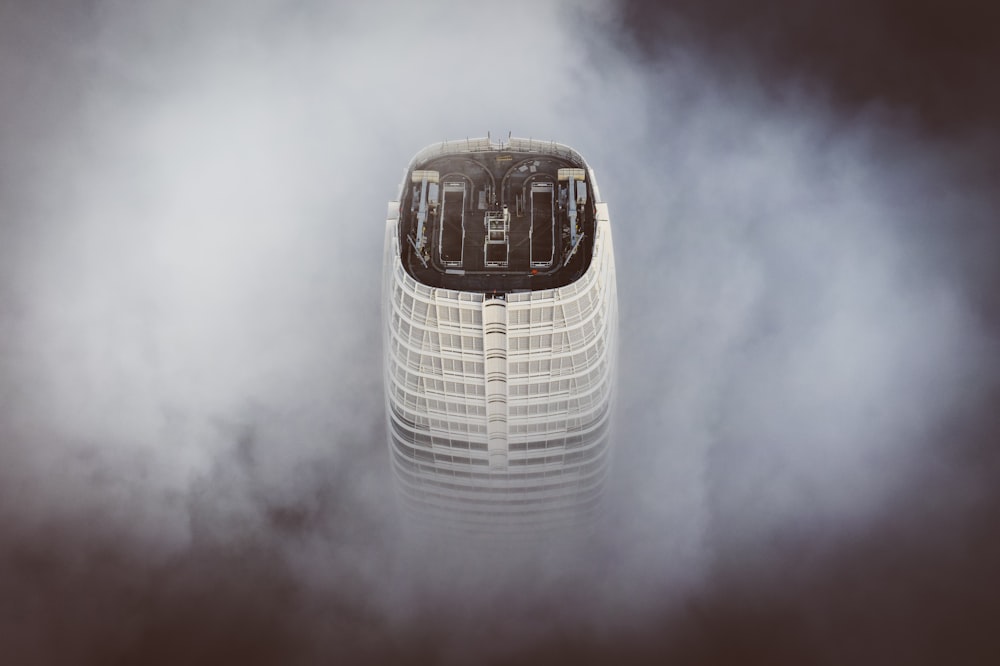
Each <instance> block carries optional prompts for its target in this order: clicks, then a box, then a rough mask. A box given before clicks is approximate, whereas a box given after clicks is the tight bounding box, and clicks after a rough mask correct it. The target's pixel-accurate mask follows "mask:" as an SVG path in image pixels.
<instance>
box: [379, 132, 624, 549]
mask: <svg viewBox="0 0 1000 666" xmlns="http://www.w3.org/2000/svg"><path fill="white" fill-rule="evenodd" d="M385 234H386V235H385V273H384V281H383V289H384V295H383V321H384V331H383V334H384V345H385V389H386V406H387V421H388V432H389V448H390V453H391V458H392V465H393V469H394V473H395V480H396V487H397V490H398V493H399V496H400V499H401V501H402V503H403V505H404V507H405V508H406V509H407V510H408V515H409V516H411V517H413V518H415V519H420V520H431V521H440V522H442V523H444V524H447V525H451V526H458V527H469V528H472V529H478V528H481V529H485V530H489V531H498V530H500V531H503V530H508V529H509V530H524V529H531V528H538V527H541V528H545V527H548V526H557V525H565V524H572V523H576V522H579V521H586V520H587V519H588V517H589V516H590V515H591V514H592V513H593V511H594V510H595V509H596V507H597V506H598V504H599V501H600V496H601V494H602V489H603V483H604V478H605V476H606V474H607V471H608V464H609V454H610V451H609V448H610V447H609V431H608V430H609V421H610V416H611V414H610V412H611V404H612V399H613V395H614V383H615V359H616V339H617V295H616V291H615V268H614V257H613V250H612V242H611V227H610V223H609V219H608V209H607V205H606V204H605V203H603V202H602V201H601V198H600V194H599V191H598V188H597V183H596V181H595V179H594V173H593V171H592V170H591V169H590V167H589V166H588V165H587V163H586V162H585V161H584V159H583V157H581V156H580V154H579V153H577V152H576V151H575V150H573V149H571V148H569V147H567V146H564V145H561V144H557V143H552V142H544V141H533V140H526V139H509V140H508V141H505V142H495V141H490V140H489V139H472V140H468V139H467V140H458V141H446V142H443V143H439V144H434V145H432V146H429V147H427V148H425V149H424V150H421V151H420V152H419V153H417V155H416V156H415V157H414V158H413V160H412V161H411V162H410V164H409V166H408V167H407V169H406V172H405V175H404V178H403V182H402V184H401V185H400V190H399V196H398V200H397V201H392V202H390V203H389V209H388V216H387V221H386V231H385Z"/></svg>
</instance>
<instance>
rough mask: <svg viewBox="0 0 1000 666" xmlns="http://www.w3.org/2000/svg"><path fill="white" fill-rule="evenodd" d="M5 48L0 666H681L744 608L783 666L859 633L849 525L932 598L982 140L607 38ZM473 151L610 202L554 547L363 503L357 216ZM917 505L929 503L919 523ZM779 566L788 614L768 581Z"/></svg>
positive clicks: (366, 292)
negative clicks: (469, 146) (461, 145)
mask: <svg viewBox="0 0 1000 666" xmlns="http://www.w3.org/2000/svg"><path fill="white" fill-rule="evenodd" d="M53 7H54V8H53ZM3 19H4V20H3V21H2V24H3V26H4V27H3V28H0V36H2V37H3V39H0V44H2V45H3V46H0V55H2V58H0V62H2V65H0V87H2V88H3V89H4V90H5V91H16V93H17V94H16V95H12V96H11V99H13V100H14V101H13V102H12V103H10V104H9V105H8V104H5V108H4V111H3V112H2V115H0V120H2V122H3V125H4V127H5V128H8V131H5V132H4V133H3V134H2V135H0V151H2V154H3V155H4V157H3V158H2V159H0V175H2V179H0V201H2V202H3V204H2V212H3V218H2V222H0V277H2V281H0V314H2V316H0V327H2V332H3V335H2V338H0V363H2V365H0V368H2V371H0V406H2V412H0V416H2V418H0V442H2V444H0V463H2V464H0V507H2V508H0V546H2V548H0V557H2V560H0V567H2V569H0V571H2V572H3V576H2V578H4V579H6V580H7V581H9V582H7V583H6V584H5V586H6V587H5V591H6V594H4V596H5V597H6V598H8V599H13V600H14V601H15V605H14V609H13V610H10V611H7V615H6V619H7V620H9V621H8V622H4V623H3V624H4V625H5V626H6V627H9V629H5V630H2V635H3V638H4V642H6V643H8V644H10V645H13V646H15V648H16V649H17V650H18V651H19V653H20V654H21V655H22V656H23V659H21V662H22V663H30V662H32V661H36V662H38V663H44V662H52V661H54V660H56V661H57V660H73V661H75V662H77V663H85V662H87V661H93V662H95V663H96V662H101V661H103V662H106V661H109V660H114V659H119V660H125V661H129V660H142V661H151V660H155V659H160V660H161V661H164V662H167V661H171V662H175V661H178V660H206V659H216V660H218V659H222V660H233V659H234V658H239V659H242V660H244V661H249V660H252V659H257V660H258V661H261V662H268V661H290V662H295V661H296V660H300V661H303V662H308V661H310V660H317V659H319V660H322V659H327V658H328V657H329V656H331V655H345V654H350V655H352V656H353V657H354V658H357V659H365V658H368V659H372V660H378V659H393V660H400V659H405V660H412V661H430V662H441V661H449V660H450V661H453V662H456V663H460V662H463V661H467V659H468V657H469V655H471V654H478V655H484V654H485V655H492V656H495V657H496V658H497V659H499V660H503V659H511V660H512V659H514V658H517V655H519V654H522V655H523V654H529V655H544V654H548V653H547V652H546V651H547V650H551V651H552V652H561V651H567V652H569V653H571V654H572V653H574V650H575V651H577V652H579V654H578V656H579V658H580V660H581V661H586V659H587V658H596V657H595V656H594V655H601V654H605V653H606V654H618V655H621V654H626V655H633V656H635V657H637V658H638V657H641V656H642V655H646V654H652V653H653V652H656V651H657V650H666V649H668V648H669V649H675V648H676V650H683V649H690V650H691V651H692V652H691V654H695V655H701V654H703V653H701V652H699V651H698V650H699V649H700V648H699V646H701V645H703V641H702V639H701V638H699V637H700V636H703V635H704V632H706V631H707V632H708V633H711V632H712V630H714V629H717V630H718V633H720V634H722V635H726V636H738V635H739V633H740V631H742V630H744V629H743V628H745V627H756V626H757V625H754V624H753V623H752V622H750V621H748V620H746V619H745V615H744V612H746V613H750V614H751V615H752V612H751V611H752V609H753V608H754V607H755V606H754V604H755V603H758V604H767V605H766V608H767V609H768V612H774V613H776V614H777V615H781V614H782V613H788V614H790V615H791V616H792V617H794V618H796V622H797V623H799V624H796V626H799V627H800V628H801V627H804V628H802V631H801V632H799V633H798V634H797V635H799V636H800V637H801V651H798V652H796V649H798V648H789V650H790V651H789V653H788V654H792V655H793V656H794V657H796V658H798V659H799V660H800V661H801V659H802V658H803V657H804V656H806V657H807V656H808V655H813V656H815V655H816V654H817V653H820V652H826V651H829V650H831V649H833V648H832V647H831V641H832V638H831V636H830V635H829V634H827V633H824V631H822V630H817V629H815V628H812V629H810V627H815V626H820V625H822V622H823V618H824V617H827V615H826V614H829V616H830V617H834V618H844V617H847V618H848V619H843V620H841V622H842V623H847V624H849V622H850V621H849V614H848V615H843V613H845V612H847V613H849V610H848V611H843V610H842V609H843V608H847V609H851V608H855V609H856V605H855V606H852V605H851V604H850V603H847V602H844V601H843V600H841V599H838V598H836V597H835V596H832V595H831V594H830V593H829V592H828V591H825V590H827V588H826V587H824V584H823V581H824V580H825V579H823V575H824V574H825V572H826V571H839V570H841V569H837V567H838V566H840V565H839V564H838V563H839V562H841V560H840V559H839V558H841V557H843V553H845V552H847V553H850V552H853V551H852V550H851V549H852V548H857V549H860V550H862V551H863V550H864V548H866V547H868V546H867V544H868V543H869V541H866V539H868V536H867V535H870V534H872V533H873V532H877V530H878V529H879V527H880V526H883V525H886V524H892V525H893V529H894V530H895V532H894V533H895V534H897V535H901V536H900V538H901V539H902V541H904V542H907V543H908V544H909V546H910V550H911V551H912V552H914V553H916V554H915V555H913V557H914V558H917V559H919V560H920V561H925V560H931V561H938V560H935V558H944V561H945V562H946V563H947V565H948V566H949V567H957V566H959V565H960V564H962V562H963V560H962V559H961V557H959V556H955V557H953V558H952V559H948V558H947V557H945V556H944V555H942V554H941V553H940V552H939V551H938V550H935V548H936V546H930V545H928V542H927V541H925V540H924V539H922V538H921V537H920V532H921V528H922V526H923V524H924V521H925V520H926V519H927V518H928V517H930V518H931V519H933V520H935V521H940V520H945V519H948V520H953V521H955V522H956V523H957V524H962V525H966V524H968V525H970V527H969V529H973V527H974V526H975V525H977V524H978V523H975V522H974V514H973V513H971V512H972V509H971V508H970V507H972V506H976V505H977V504H976V503H977V502H978V503H979V504H978V505H982V504H983V503H989V502H991V501H992V492H991V491H990V490H989V485H988V483H987V481H988V479H989V474H990V471H991V470H992V469H993V467H991V466H990V465H986V466H983V467H980V468H977V467H975V466H974V465H971V464H969V463H968V462H967V461H966V460H965V459H964V458H963V457H962V454H961V453H955V454H954V455H952V453H950V451H951V450H952V449H948V448H947V447H948V446H950V444H949V442H948V440H949V437H948V436H947V433H948V432H949V431H951V430H952V429H953V428H954V427H955V424H956V423H959V422H961V423H978V421H977V419H981V418H982V412H981V411H980V408H979V407H977V405H978V404H979V403H978V402H977V400H979V399H980V397H981V396H982V395H984V394H986V392H987V391H988V390H990V387H991V386H994V387H995V382H996V378H997V368H996V363H995V361H993V360H992V359H994V358H996V353H995V352H996V349H995V337H991V336H992V333H991V331H990V329H989V328H988V320H989V316H990V315H989V313H988V312H984V311H983V309H982V307H981V304H982V302H983V301H982V300H981V299H982V294H984V293H988V292H989V289H988V288H987V287H986V285H988V284H989V279H990V276H991V275H993V273H992V272H991V270H992V269H991V268H990V266H991V264H990V261H991V260H990V257H993V256H995V254H994V253H991V251H990V248H994V247H995V242H996V238H995V233H994V232H993V230H992V226H991V224H990V221H991V219H993V218H992V211H993V210H995V208H994V204H995V202H994V201H993V200H992V199H991V196H992V195H991V193H990V192H989V191H988V190H986V189H985V188H984V187H983V183H987V182H988V179H987V178H985V177H984V176H983V174H984V173H985V171H986V170H987V169H988V163H987V162H986V161H985V159H986V158H985V156H987V155H988V153H986V152H984V151H983V149H982V147H983V144H981V143H976V144H972V143H969V142H967V141H966V140H965V139H964V138H960V139H952V138H950V137H949V136H940V135H925V134H922V133H921V128H920V126H919V125H918V124H915V123H913V122H912V112H911V110H910V109H908V108H907V107H906V106H905V105H902V104H899V103H897V102H896V101H894V100H892V99H888V100H885V101H884V103H882V104H875V105H868V106H864V107H856V106H843V105H840V103H839V102H838V101H837V100H838V98H837V97H836V95H832V94H827V93H828V91H827V90H825V89H824V87H823V84H822V82H818V81H811V82H809V83H807V84H806V83H803V82H802V80H801V79H796V78H786V77H784V76H779V75H777V74H776V75H774V76H773V77H772V78H768V76H767V74H768V71H759V70H755V69H754V64H753V61H752V60H751V61H750V62H744V61H740V60H739V59H738V58H734V57H732V55H731V54H729V53H713V52H712V51H711V50H710V49H709V48H707V47H706V46H705V45H704V44H700V43H698V42H697V41H695V40H693V39H689V38H685V37H684V33H683V32H680V33H672V34H675V36H676V37H677V38H676V39H675V40H674V41H673V42H672V46H671V48H669V49H663V50H662V51H657V52H656V53H653V54H649V53H642V52H641V51H639V50H638V49H636V48H635V47H634V45H633V42H632V41H631V39H632V36H633V33H632V32H630V28H629V26H628V25H625V24H623V23H622V19H621V14H619V13H618V11H617V7H616V6H614V5H609V4H599V3H588V4H586V5H585V6H583V7H580V6H578V5H575V4H571V3H563V2H548V3H533V4H531V5H530V6H529V5H527V4H521V3H513V4H508V5H505V8H504V11H503V12H498V13H490V12H485V11H483V10H482V9H481V8H479V7H472V6H470V5H469V4H468V3H436V4H432V5H427V4H426V3H424V4H422V5H413V6H409V5H407V6H406V7H402V6H395V5H393V4H392V3H377V4H376V5H366V6H365V7H363V8H362V7H350V8H348V7H343V6H336V5H326V4H323V3H310V2H299V3H278V2H270V1H263V0H262V1H258V2H252V3H242V4H240V5H239V6H236V5H235V4H233V3H227V2H211V3H205V4H203V5H200V6H199V7H198V8H177V7H173V6H170V7H168V6H167V5H166V4H164V3H146V4H143V5H141V6H133V5H128V4H123V3H115V2H96V3H91V4H90V5H87V6H86V7H85V8H80V7H77V6H75V5H74V6H73V7H70V5H69V4H66V5H54V6H52V7H50V8H47V9H43V8H30V7H19V8H18V7H8V8H6V9H5V10H4V12H3ZM663 25H669V26H674V28H671V29H672V30H673V29H675V27H676V26H677V25H684V24H683V23H669V24H663ZM751 55H752V54H751ZM5 96H6V95H5ZM487 131H490V132H492V133H493V135H494V136H504V135H505V133H506V132H507V131H512V132H513V133H514V134H515V135H522V136H532V137H534V138H551V139H554V140H558V141H561V142H565V143H568V144H570V145H573V146H574V147H576V148H577V149H579V150H580V151H581V152H582V153H583V154H584V155H585V156H586V157H587V158H588V160H589V161H590V162H591V164H592V166H593V167H594V168H595V170H596V172H597V177H598V181H599V183H600V186H601V193H602V195H603V196H604V198H605V199H606V200H607V201H608V202H609V203H610V206H611V214H612V221H613V224H614V233H615V244H616V256H617V270H618V280H619V290H620V300H621V314H622V320H621V329H622V338H623V340H622V342H623V344H622V356H621V367H620V377H619V388H620V394H619V409H618V417H617V426H616V428H617V431H616V432H617V443H616V454H615V455H616V460H615V471H614V475H613V478H612V480H611V483H610V486H609V489H608V490H609V505H608V507H607V513H608V520H607V522H606V523H605V524H603V525H602V526H601V527H600V528H599V529H598V530H597V532H596V533H595V534H593V535H591V536H590V538H588V539H587V540H586V541H585V542H584V543H582V544H581V543H579V542H570V543H559V542H548V543H544V544H541V545H539V546H537V547H526V546H524V545H516V544H514V545H508V546H503V547H500V548H498V547H497V546H496V544H486V545H483V544H468V543H461V542H457V541H454V540H452V541H448V540H438V539H430V540H427V539H421V538H420V537H419V536H418V537H414V536H413V535H412V534H408V533H407V532H406V531H405V530H404V529H401V526H400V525H399V524H398V523H397V516H396V515H395V513H394V505H393V504H392V500H391V499H390V497H391V488H390V486H389V475H388V469H387V460H386V458H385V453H386V449H385V430H384V415H383V409H384V406H383V400H382V394H381V374H380V372H381V371H380V367H381V348H380V344H379V341H380V334H379V331H380V321H379V302H378V299H379V295H380V288H379V281H380V279H381V252H382V248H381V243H382V219H381V217H380V216H381V215H382V212H383V211H384V207H385V202H386V201H387V200H389V199H390V198H391V197H393V196H394V194H395V188H396V185H397V182H396V181H397V179H398V177H399V176H400V174H401V172H402V168H403V166H405V164H406V162H407V161H408V160H409V158H410V157H411V155H412V154H413V153H414V152H415V151H416V150H418V149H419V148H421V147H423V146H424V145H426V144H428V143H431V142H433V141H437V140H441V139H447V138H456V137H461V136H481V135H483V134H485V133H486V132H487ZM984 165H987V166H984ZM956 230H958V231H960V232H961V233H956ZM969 427H970V428H972V431H971V432H970V433H967V435H966V440H967V442H968V443H967V444H966V446H967V449H971V450H978V448H976V444H975V443H976V442H977V441H978V440H977V438H980V439H981V438H982V437H983V436H984V435H983V432H984V431H980V430H976V429H975V428H973V427H972V426H969ZM926 483H931V484H932V486H933V487H934V488H937V489H940V488H942V487H947V488H962V489H964V490H963V491H962V492H958V491H956V492H955V493H954V495H949V496H947V497H943V498H942V499H941V500H940V501H939V502H938V503H936V504H932V505H928V504H926V503H921V502H917V501H915V499H914V498H918V497H920V496H921V494H922V492H923V487H922V486H921V484H926ZM907 507H918V508H919V511H914V510H912V509H908V508H907ZM975 515H978V514H975ZM948 534H950V535H951V537H950V538H951V539H952V540H953V541H954V540H956V539H958V540H959V542H961V541H960V540H961V539H962V538H964V537H961V536H956V535H955V534H954V533H952V532H949V533H948ZM858 544H860V545H858ZM901 557H902V556H901ZM920 558H923V559H920ZM876 559H877V558H876ZM977 562H978V560H974V561H973V562H972V564H973V567H972V569H973V570H978V569H976V567H975V564H976V563H977ZM791 565H795V567H792V569H793V571H792V573H791V574H789V575H791V577H792V581H793V582H798V583H802V584H803V585H806V584H808V585H812V586H814V588H815V589H819V590H820V591H821V592H817V595H818V596H819V599H818V602H817V604H816V607H815V608H814V609H813V610H811V611H810V610H808V609H803V607H802V602H801V599H800V598H799V597H797V596H794V595H789V594H790V593H787V592H785V591H783V590H782V588H781V587H780V584H779V583H778V582H776V581H780V580H781V577H782V576H783V575H784V574H785V573H787V572H788V570H789V568H790V566H791ZM865 575H866V574H865V570H861V572H860V573H857V576H858V580H861V581H865V580H866V578H865ZM897 580H900V579H897ZM902 580H909V579H905V578H904V579H902ZM817 581H819V582H817ZM959 582H960V583H963V582H964V579H959ZM858 585H860V586H861V587H862V588H863V586H864V583H863V582H862V583H859V584H858ZM958 588H960V589H964V588H963V587H962V585H959V586H958ZM720 590H722V592H720ZM726 590H737V591H740V593H741V594H743V595H746V600H745V601H743V602H741V603H742V604H743V605H740V603H734V604H733V605H727V604H726V600H727V598H728V597H727V596H726ZM907 594H908V593H907V592H906V591H905V586H901V589H895V588H893V589H892V590H890V591H889V592H885V593H884V594H883V596H882V597H881V599H883V601H884V603H885V605H886V606H887V607H889V608H896V606H897V605H898V604H901V603H902V602H903V600H907V599H909V598H910V597H908V596H907ZM755 595H756V596H755ZM754 600H756V601H754ZM747 608H749V609H751V610H750V611H745V609H747ZM817 608H818V610H817ZM765 614H766V613H765ZM727 618H729V619H727ZM767 626H768V625H766V623H765V625H764V626H762V627H759V628H762V629H766V627H767ZM706 627H707V628H708V629H706ZM661 629H663V635H664V636H665V638H662V639H661V638H656V637H655V636H658V635H659V633H658V632H660V630H661ZM763 634H764V635H767V632H766V631H764V632H763ZM52 636H56V637H57V638H58V639H59V640H51V637H52ZM887 640H891V639H887ZM631 641H634V643H630V642H631ZM699 641H702V642H699ZM580 645H584V646H590V647H591V648H592V649H593V651H592V652H591V653H589V654H590V657H588V656H587V655H588V653H587V650H585V649H583V648H580V647H579V646H580ZM764 645H765V648H766V647H767V644H766V643H765V644H764ZM796 645H799V643H796ZM676 646H680V647H676ZM684 646H687V647H684ZM754 646H756V647H761V645H760V644H754V645H753V646H751V647H754ZM761 649H764V648H761ZM846 649H847V648H845V650H846ZM602 650H603V652H602ZM783 654H784V653H783ZM844 654H848V653H847V652H845V653H844ZM850 655H851V656H855V655H854V654H853V653H850ZM716 656H718V655H716ZM778 656H779V657H780V656H781V655H778ZM785 656H788V655H787V654H786V655H785ZM711 657H712V655H711V654H709V655H708V656H706V659H710V658H711Z"/></svg>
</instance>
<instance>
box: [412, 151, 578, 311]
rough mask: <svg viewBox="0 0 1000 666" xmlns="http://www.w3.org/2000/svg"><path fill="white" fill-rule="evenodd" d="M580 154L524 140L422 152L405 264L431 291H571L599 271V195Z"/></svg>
mask: <svg viewBox="0 0 1000 666" xmlns="http://www.w3.org/2000/svg"><path fill="white" fill-rule="evenodd" d="M593 189H594V188H593V185H592V182H591V179H590V172H589V169H588V168H587V165H586V163H585V162H584V161H583V158H582V157H580V155H579V154H578V153H576V151H573V150H572V149H569V148H567V147H566V146H562V145H560V144H555V143H549V142H539V141H531V140H524V139H513V140H510V141H508V142H503V143H497V142H490V141H489V140H483V139H476V140H470V141H450V142H446V143H443V144H438V145H435V146H431V147H429V148H427V149H425V150H423V151H421V152H420V153H419V154H418V155H417V156H416V157H415V158H414V159H413V161H412V162H411V164H410V166H409V168H408V169H407V173H406V176H405V179H404V181H403V187H402V191H401V193H400V216H399V220H400V222H399V234H400V248H401V252H402V261H403V266H404V267H405V268H406V270H407V272H408V273H409V274H410V275H412V276H413V277H414V279H416V280H417V281H419V282H422V283H424V284H427V285H430V286H434V287H443V288H447V289H455V290H459V291H475V292H484V293H493V292H496V293H507V292H512V291H533V290H538V289H552V288H556V287H561V286H565V285H567V284H570V283H571V282H573V281H575V280H576V279H578V278H579V277H580V276H581V275H583V273H584V272H585V271H586V270H587V267H588V266H589V265H590V260H591V254H592V252H593V239H594V219H595V203H596V202H595V198H596V197H595V196H594V192H593Z"/></svg>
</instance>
